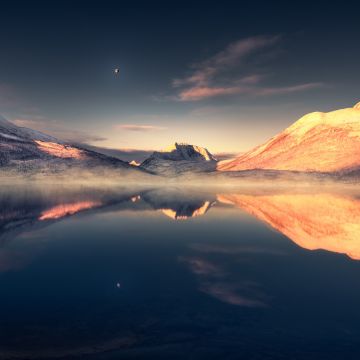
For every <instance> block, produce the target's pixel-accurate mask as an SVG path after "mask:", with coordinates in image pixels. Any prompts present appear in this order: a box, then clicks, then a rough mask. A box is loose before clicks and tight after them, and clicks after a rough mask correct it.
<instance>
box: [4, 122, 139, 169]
mask: <svg viewBox="0 0 360 360" xmlns="http://www.w3.org/2000/svg"><path fill="white" fill-rule="evenodd" d="M98 166H106V167H112V168H129V169H130V168H131V169H133V168H134V167H132V166H130V165H129V164H128V163H126V162H124V161H121V160H119V159H115V158H112V157H110V156H106V155H103V154H99V153H96V152H94V151H90V150H87V149H84V148H81V147H79V146H75V145H71V144H67V143H65V142H63V141H61V140H58V139H56V138H54V137H52V136H50V135H47V134H43V133H41V132H39V131H36V130H32V129H28V128H24V127H18V126H16V125H15V124H13V123H11V122H10V121H8V120H6V119H5V118H4V117H0V168H2V169H3V170H4V169H6V170H15V171H19V172H37V171H40V170H41V171H51V172H53V171H54V172H57V171H61V170H65V169H67V168H72V167H83V168H86V169H89V168H94V167H98Z"/></svg>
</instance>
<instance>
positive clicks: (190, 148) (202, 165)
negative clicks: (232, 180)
mask: <svg viewBox="0 0 360 360" xmlns="http://www.w3.org/2000/svg"><path fill="white" fill-rule="evenodd" d="M216 161H217V160H216V159H215V157H214V156H213V155H212V154H211V153H210V152H209V151H208V150H207V149H205V148H202V147H200V146H196V145H189V144H179V143H175V144H174V145H172V146H169V147H168V148H166V149H165V150H163V151H155V152H154V153H153V154H152V155H151V156H150V157H149V158H147V159H146V160H145V161H144V162H143V163H142V164H141V166H142V167H143V168H145V169H147V170H149V171H152V172H154V173H159V174H163V175H176V174H180V173H183V172H201V171H212V170H214V169H215V167H216V165H215V164H216Z"/></svg>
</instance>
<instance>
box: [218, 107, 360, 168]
mask: <svg viewBox="0 0 360 360" xmlns="http://www.w3.org/2000/svg"><path fill="white" fill-rule="evenodd" d="M217 168H218V170H220V171H238V170H251V169H273V170H293V171H320V172H338V171H351V170H355V169H359V168H360V103H358V104H356V105H355V106H354V107H353V108H346V109H341V110H336V111H331V112H328V113H323V112H313V113H310V114H307V115H305V116H303V117H302V118H300V119H299V120H298V121H296V122H295V123H294V124H293V125H291V126H290V127H288V128H287V129H285V130H284V131H283V132H281V133H280V134H278V135H276V136H274V137H273V138H271V139H270V140H269V141H267V142H266V143H265V144H263V145H260V146H258V147H256V148H254V149H253V150H250V151H248V152H246V153H245V154H242V155H240V156H238V157H237V158H235V159H232V160H226V161H222V162H220V163H218V167H217Z"/></svg>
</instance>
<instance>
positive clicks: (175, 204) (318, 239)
mask: <svg viewBox="0 0 360 360" xmlns="http://www.w3.org/2000/svg"><path fill="white" fill-rule="evenodd" d="M6 190H8V189H5V191H1V192H0V243H4V242H7V241H9V240H11V239H12V238H14V237H16V236H18V235H19V234H21V233H24V232H27V231H31V230H36V229H40V228H42V227H44V226H48V225H50V224H52V223H54V222H56V221H59V220H61V219H64V218H68V217H70V216H73V215H76V214H81V213H90V212H94V211H101V212H104V211H122V210H132V211H143V210H156V211H161V212H162V213H163V214H164V215H166V216H168V217H170V218H172V219H175V220H185V219H189V218H192V217H197V216H203V215H205V214H206V213H207V212H208V211H209V209H211V208H212V207H213V206H217V207H219V206H221V204H228V205H231V206H235V207H237V208H240V209H242V210H244V211H246V212H247V213H249V214H251V215H253V216H255V217H256V218H257V219H259V220H261V221H263V222H265V223H267V224H269V225H270V226H272V227H273V228H274V229H276V230H278V231H279V232H281V233H282V234H284V235H285V236H287V237H288V238H289V239H291V240H292V241H294V242H295V243H296V244H297V245H299V246H301V247H303V248H305V249H309V250H315V249H323V250H327V251H332V252H337V253H343V254H347V255H348V256H349V257H351V258H353V259H357V260H359V259H360V200H359V199H356V198H354V197H351V196H349V195H343V194H332V193H329V194H324V193H322V194H318V193H298V194H293V193H288V192H281V193H280V192H279V193H267V194H256V195H254V194H253V193H252V192H250V193H249V192H248V193H246V194H245V193H244V191H242V192H241V193H240V192H237V193H230V192H229V193H223V194H218V195H217V196H215V195H214V194H213V193H212V192H205V191H204V192H199V191H190V190H189V191H186V190H184V189H178V188H172V189H146V190H139V189H134V190H132V189H122V190H118V191H93V190H91V189H88V190H86V189H82V190H73V191H69V190H67V191H60V190H59V191H55V192H43V191H38V192H37V191H34V190H33V189H21V191H6Z"/></svg>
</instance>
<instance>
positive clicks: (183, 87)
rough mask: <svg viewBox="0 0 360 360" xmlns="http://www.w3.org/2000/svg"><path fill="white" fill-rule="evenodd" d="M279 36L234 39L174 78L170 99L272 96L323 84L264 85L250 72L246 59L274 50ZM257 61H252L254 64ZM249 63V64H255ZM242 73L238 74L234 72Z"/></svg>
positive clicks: (255, 74) (261, 80) (193, 99)
mask: <svg viewBox="0 0 360 360" xmlns="http://www.w3.org/2000/svg"><path fill="white" fill-rule="evenodd" d="M280 39H281V36H279V35H276V36H255V37H249V38H247V39H242V40H239V41H236V42H234V43H232V44H230V45H229V46H227V47H226V48H225V49H224V50H223V51H220V52H219V53H217V54H215V55H214V56H212V57H210V58H209V59H206V60H204V61H202V62H200V63H198V64H195V65H193V66H192V69H193V70H192V72H191V73H190V75H188V76H187V77H184V78H180V79H174V80H173V82H172V85H173V87H174V88H176V89H178V91H177V95H176V96H175V97H173V99H175V100H177V101H184V102H187V101H193V102H194V101H201V100H204V99H209V98H214V97H224V96H231V95H240V94H241V95H250V96H272V95H280V94H290V93H294V92H300V91H306V90H311V89H315V88H319V87H322V86H324V84H322V83H320V82H309V83H305V84H295V85H290V86H283V87H281V86H280V87H273V86H265V85H264V84H263V82H264V79H265V78H266V77H267V76H265V75H264V74H260V73H257V72H254V71H251V72H249V66H248V65H249V64H248V63H246V61H247V60H249V58H250V57H251V56H253V55H256V56H257V57H260V56H261V55H263V54H264V52H268V51H271V50H273V48H274V46H276V45H277V44H278V43H279V41H280ZM255 63H256V62H254V64H255ZM254 64H252V66H254ZM239 72H240V73H241V76H239V75H234V73H235V74H236V73H239Z"/></svg>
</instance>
